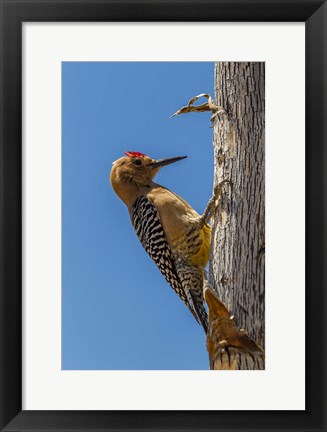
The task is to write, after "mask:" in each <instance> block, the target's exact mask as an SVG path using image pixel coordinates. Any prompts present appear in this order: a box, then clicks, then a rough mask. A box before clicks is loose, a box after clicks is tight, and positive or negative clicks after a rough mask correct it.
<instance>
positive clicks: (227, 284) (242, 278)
mask: <svg viewBox="0 0 327 432" xmlns="http://www.w3.org/2000/svg"><path fill="white" fill-rule="evenodd" d="M215 98H216V103H217V104H218V105H220V106H222V107H223V108H224V109H225V110H226V111H227V114H228V115H216V116H214V119H213V125H214V155H215V178H214V183H215V185H216V184H218V183H219V182H221V181H222V180H224V179H229V180H231V186H230V188H229V191H227V192H226V194H224V196H223V197H222V199H221V205H220V209H219V213H218V214H216V217H215V218H214V223H213V227H212V247H211V250H212V254H211V259H210V266H209V272H210V283H211V285H212V286H213V288H214V290H215V291H216V292H217V293H218V297H219V299H220V300H222V301H223V302H224V303H225V305H226V306H227V308H228V310H229V311H230V313H231V314H232V315H234V319H235V323H236V326H237V327H238V328H240V329H246V331H247V332H248V335H249V337H250V338H251V339H253V340H255V341H256V342H257V343H258V344H259V345H261V346H262V347H264V345H265V258H264V257H265V192H264V188H265V184H264V175H265V172H264V171H265V169H264V168H265V167H264V160H265V159H264V154H265V148H264V138H265V64H264V63H259V62H253V63H252V62H247V63H246V62H220V63H217V64H216V65H215ZM227 189H228V188H227ZM259 366H260V365H259ZM259 366H258V365H253V366H252V367H251V368H259V369H262V367H259Z"/></svg>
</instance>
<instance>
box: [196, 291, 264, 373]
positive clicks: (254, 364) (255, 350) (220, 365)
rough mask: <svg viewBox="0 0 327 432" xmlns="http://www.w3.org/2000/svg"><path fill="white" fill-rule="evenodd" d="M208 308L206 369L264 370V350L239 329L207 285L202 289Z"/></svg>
mask: <svg viewBox="0 0 327 432" xmlns="http://www.w3.org/2000/svg"><path fill="white" fill-rule="evenodd" d="M204 298H205V300H206V302H207V305H208V309H209V319H208V333H207V350H208V353H209V360H210V369H216V370H218V369H220V370H241V369H242V370H249V369H250V370H253V369H264V351H263V349H262V348H261V347H260V346H259V345H258V344H257V343H256V342H255V341H254V340H252V339H250V338H249V336H248V335H247V333H246V331H245V330H239V329H238V327H237V326H236V324H235V321H234V318H233V317H232V316H231V315H230V313H229V311H228V309H227V308H226V306H225V305H224V303H223V302H222V301H221V300H220V299H219V298H218V296H217V294H216V292H215V291H214V290H213V289H211V288H210V287H209V286H206V288H205V290H204Z"/></svg>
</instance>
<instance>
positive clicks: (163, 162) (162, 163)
mask: <svg viewBox="0 0 327 432" xmlns="http://www.w3.org/2000/svg"><path fill="white" fill-rule="evenodd" d="M185 158H187V156H177V157H174V158H166V159H158V160H157V161H155V162H150V163H149V164H147V166H149V167H151V168H161V167H163V166H166V165H170V164H172V163H174V162H178V161H180V160H182V159H185Z"/></svg>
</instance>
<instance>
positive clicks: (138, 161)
mask: <svg viewBox="0 0 327 432" xmlns="http://www.w3.org/2000/svg"><path fill="white" fill-rule="evenodd" d="M133 164H134V165H137V166H140V165H142V161H141V160H140V159H135V161H134V162H133Z"/></svg>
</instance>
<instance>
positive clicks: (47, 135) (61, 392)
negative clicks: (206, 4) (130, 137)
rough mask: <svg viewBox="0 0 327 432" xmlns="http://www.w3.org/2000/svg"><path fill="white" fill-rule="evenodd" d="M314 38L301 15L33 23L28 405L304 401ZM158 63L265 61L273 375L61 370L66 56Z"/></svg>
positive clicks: (27, 40) (27, 116)
mask: <svg viewBox="0 0 327 432" xmlns="http://www.w3.org/2000/svg"><path fill="white" fill-rule="evenodd" d="M304 36H305V30H304V24H303V23H292V24H289V23H285V24H279V23H278V24H275V23H271V24H269V23H258V24H253V23H251V24H247V23H245V24H232V23H226V24H222V23H199V24H198V23H177V24H171V23H168V24H167V23H160V24H159V23H156V24H152V23H132V24H131V23H128V24H124V23H100V24H75V23H74V24H48V23H46V24H42V23H41V24H36V23H26V24H25V25H24V26H23V53H24V54H23V77H24V78H23V103H24V108H23V132H24V134H23V136H24V138H23V409H28V410H43V409H54V410H65V409H71V410H74V409H77V410H79V409H84V410H85V409H90V410H94V409H100V410H104V409H109V410H119V409H121V410H138V409H149V410H155V409H162V410H199V409H200V410H201V409H206V410H256V409H258V410H266V409H268V410H269V409H271V410H279V409H281V410H283V409H285V410H302V409H304V408H305V405H304V400H305V388H304V378H305V377H304V366H305V364H304V342H305V341H304V276H305V274H304V270H305V269H304V263H305V262H304V199H305V196H304V163H305V159H304V144H305V142H304V132H305V131H304V78H305V76H304V60H305V56H304ZM159 60H160V61H232V60H234V61H242V60H243V61H250V60H251V61H265V62H266V212H267V216H266V228H267V230H266V370H265V371H234V372H232V371H140V372H138V371H61V62H62V61H159ZM191 96H193V95H190V97H191ZM294 360H296V361H294Z"/></svg>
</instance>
